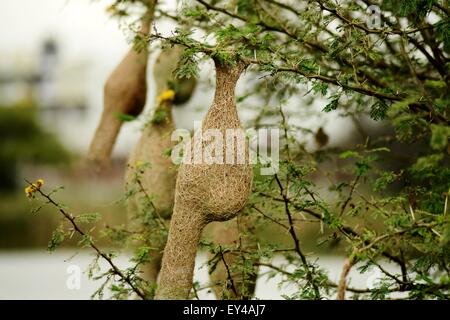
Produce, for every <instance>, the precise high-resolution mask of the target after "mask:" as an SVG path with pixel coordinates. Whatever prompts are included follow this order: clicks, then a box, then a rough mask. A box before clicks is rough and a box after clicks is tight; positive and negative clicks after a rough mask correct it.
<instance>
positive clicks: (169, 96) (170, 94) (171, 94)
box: [158, 89, 175, 103]
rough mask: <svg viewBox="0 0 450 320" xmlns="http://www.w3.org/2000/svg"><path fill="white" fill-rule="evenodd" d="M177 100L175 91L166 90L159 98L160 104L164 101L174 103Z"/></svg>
mask: <svg viewBox="0 0 450 320" xmlns="http://www.w3.org/2000/svg"><path fill="white" fill-rule="evenodd" d="M174 98H175V91H173V90H170V89H169V90H166V91H164V92H163V93H161V94H160V95H159V96H158V103H161V102H163V101H172V100H173V99H174Z"/></svg>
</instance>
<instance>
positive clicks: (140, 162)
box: [134, 160, 142, 168]
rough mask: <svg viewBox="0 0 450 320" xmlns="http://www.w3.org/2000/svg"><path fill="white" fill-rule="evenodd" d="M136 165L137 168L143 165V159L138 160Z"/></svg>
mask: <svg viewBox="0 0 450 320" xmlns="http://www.w3.org/2000/svg"><path fill="white" fill-rule="evenodd" d="M134 166H135V167H136V168H139V167H140V166H142V161H141V160H136V163H135V164H134Z"/></svg>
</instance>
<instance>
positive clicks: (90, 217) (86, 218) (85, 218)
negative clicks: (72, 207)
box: [76, 212, 100, 223]
mask: <svg viewBox="0 0 450 320" xmlns="http://www.w3.org/2000/svg"><path fill="white" fill-rule="evenodd" d="M99 219H100V213H98V212H87V213H83V214H80V215H78V216H77V217H76V220H77V221H79V222H80V223H92V222H96V221H98V220H99Z"/></svg>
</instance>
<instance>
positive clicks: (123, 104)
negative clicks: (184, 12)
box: [87, 0, 156, 171]
mask: <svg viewBox="0 0 450 320" xmlns="http://www.w3.org/2000/svg"><path fill="white" fill-rule="evenodd" d="M155 6H156V0H151V1H149V2H148V8H147V12H146V14H145V15H144V17H143V18H142V25H141V30H140V33H141V35H142V36H146V35H148V33H149V32H150V25H151V23H152V22H153V17H154V11H155ZM147 62H148V47H147V46H145V47H144V48H143V49H142V50H140V51H137V50H136V48H134V47H133V48H131V49H130V50H129V52H128V53H127V54H126V55H125V57H124V58H123V59H122V61H121V62H120V63H119V65H118V66H117V67H116V69H114V71H113V72H112V73H111V75H110V76H109V78H108V79H107V80H106V83H105V86H104V92H103V100H104V101H103V112H102V116H101V119H100V123H99V125H98V127H97V130H96V132H95V134H94V138H93V139H92V141H91V145H90V147H89V152H88V157H87V158H88V161H89V163H90V164H91V165H92V166H93V167H94V168H95V169H96V170H97V171H98V170H101V169H102V168H104V167H105V166H106V165H107V163H108V161H109V158H110V156H111V152H112V149H113V146H114V143H115V141H116V138H117V135H118V134H119V131H120V127H121V126H122V121H121V120H120V119H119V117H118V114H117V113H122V114H127V115H131V116H137V115H139V114H140V113H141V111H142V110H143V108H144V106H145V101H146V96H147V79H146V74H147Z"/></svg>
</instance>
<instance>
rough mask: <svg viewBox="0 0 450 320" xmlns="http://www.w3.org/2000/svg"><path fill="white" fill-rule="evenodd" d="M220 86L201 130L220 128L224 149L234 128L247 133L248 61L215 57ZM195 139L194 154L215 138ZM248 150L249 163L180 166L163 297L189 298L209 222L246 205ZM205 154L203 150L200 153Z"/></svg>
mask: <svg viewBox="0 0 450 320" xmlns="http://www.w3.org/2000/svg"><path fill="white" fill-rule="evenodd" d="M214 62H215V67H216V91H215V96H214V101H213V103H212V105H211V107H210V108H209V110H208V112H207V114H206V116H205V118H204V119H203V122H202V127H201V129H200V133H201V134H203V133H205V132H206V131H208V130H215V132H219V133H220V135H221V136H222V141H223V145H222V146H221V148H222V151H223V152H222V154H223V155H225V154H226V152H227V149H231V150H232V151H233V152H234V154H237V152H238V144H239V143H234V142H233V141H230V140H229V139H226V133H227V131H229V130H230V129H232V130H234V131H237V132H240V133H242V134H241V135H238V136H240V137H242V139H244V144H245V145H247V143H246V142H245V135H244V134H243V129H242V127H241V124H240V121H239V117H238V114H237V110H236V104H235V88H236V84H237V81H238V79H239V77H240V75H241V74H242V72H243V71H244V70H245V67H246V65H245V64H244V63H243V62H241V61H238V62H236V63H235V64H233V65H229V64H228V65H225V64H222V63H220V62H219V61H216V60H215V61H214ZM198 134H199V132H196V133H195V135H194V137H193V138H192V139H191V146H192V147H191V150H190V154H191V155H192V156H193V157H194V158H195V157H200V158H202V156H203V155H204V150H207V149H208V147H209V145H210V143H209V142H208V141H205V140H202V141H201V143H195V141H196V139H197V135H198ZM244 149H245V155H244V160H243V162H241V163H239V162H237V161H236V162H231V163H230V162H228V161H226V159H223V162H222V163H205V161H200V162H195V161H186V159H184V162H183V163H182V164H181V165H180V168H179V170H178V176H177V183H176V189H175V205H174V212H173V216H172V221H171V225H170V231H169V236H168V241H167V244H166V248H165V250H164V255H163V261H162V268H161V273H160V284H159V288H158V291H157V293H156V298H157V299H186V298H188V296H189V292H190V290H191V287H192V279H193V272H194V264H195V257H196V254H197V246H198V243H199V240H200V236H201V234H202V231H203V229H204V227H205V226H206V225H207V224H208V223H210V222H212V221H225V220H229V219H232V218H233V217H235V216H236V215H237V213H238V212H239V211H240V210H241V209H242V208H243V207H244V205H245V204H246V202H247V199H248V197H249V193H250V189H251V183H252V167H251V165H250V159H249V155H248V148H244ZM199 153H200V154H199Z"/></svg>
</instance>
